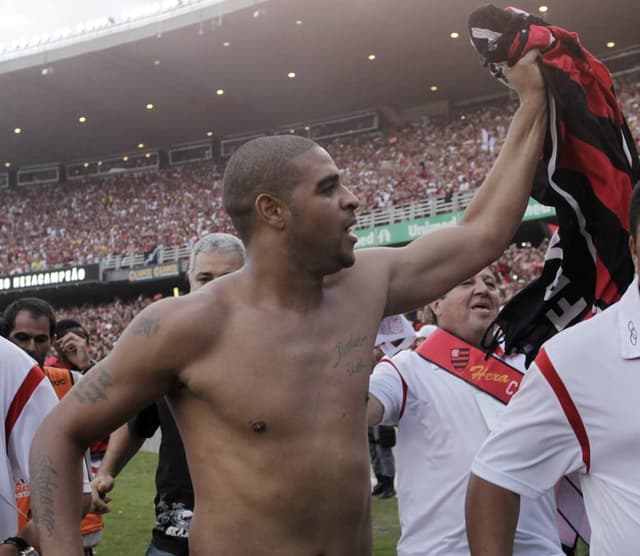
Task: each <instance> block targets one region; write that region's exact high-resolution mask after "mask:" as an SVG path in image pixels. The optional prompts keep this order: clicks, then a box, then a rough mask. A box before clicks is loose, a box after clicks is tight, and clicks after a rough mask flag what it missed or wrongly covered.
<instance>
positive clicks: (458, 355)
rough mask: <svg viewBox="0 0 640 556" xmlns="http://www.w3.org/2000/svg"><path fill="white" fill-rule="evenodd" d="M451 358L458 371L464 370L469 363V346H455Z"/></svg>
mask: <svg viewBox="0 0 640 556" xmlns="http://www.w3.org/2000/svg"><path fill="white" fill-rule="evenodd" d="M449 359H450V360H451V364H452V365H453V368H454V369H455V370H456V371H458V372H462V371H464V369H465V368H466V366H467V363H469V348H464V347H461V348H453V349H452V350H451V352H450V354H449Z"/></svg>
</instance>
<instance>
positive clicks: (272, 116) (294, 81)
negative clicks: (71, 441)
mask: <svg viewBox="0 0 640 556" xmlns="http://www.w3.org/2000/svg"><path fill="white" fill-rule="evenodd" d="M541 3H542V2H533V1H531V0H522V1H521V2H519V3H517V4H516V5H517V7H519V8H522V9H526V10H528V11H530V12H532V13H538V6H539V5H540V4H541ZM507 4H508V3H505V2H502V3H500V2H496V5H501V6H504V5H507ZM546 4H547V5H548V7H549V11H548V14H547V16H546V17H547V19H548V20H549V21H550V22H551V23H553V24H555V25H559V26H562V27H565V28H567V29H570V30H573V31H577V32H578V33H579V34H580V37H581V40H582V43H583V44H584V45H585V46H586V47H587V48H588V49H589V50H591V51H592V52H593V53H594V54H595V55H597V56H605V55H611V53H612V52H615V51H625V50H629V49H633V47H638V42H639V39H638V29H640V8H639V7H638V0H608V1H607V2H604V1H603V0H548V2H546ZM236 5H237V6H236V7H239V9H236V10H235V11H232V12H230V13H224V12H225V11H226V10H221V9H220V7H219V6H218V7H209V8H208V9H202V10H201V11H200V12H193V13H191V15H190V16H189V17H185V18H183V19H180V18H178V17H176V18H173V23H171V22H169V23H162V24H160V23H158V24H156V25H155V26H153V25H148V26H147V27H146V28H144V29H142V30H140V29H139V30H137V31H135V32H134V31H128V32H127V33H120V34H117V33H116V34H112V35H111V37H110V38H109V39H108V40H103V41H102V42H99V41H97V40H96V41H94V42H93V43H91V41H89V42H87V43H86V44H85V45H84V47H83V48H77V47H76V48H75V50H73V49H69V48H67V49H64V50H60V51H58V52H57V51H55V50H51V51H50V52H49V53H46V54H39V55H34V56H31V57H24V58H23V59H22V63H21V62H20V61H18V62H16V61H15V60H14V61H10V62H0V72H3V73H0V103H1V104H0V105H1V106H2V110H1V111H0V138H1V139H0V164H2V163H3V162H4V161H10V162H11V168H12V169H14V168H16V167H20V166H25V165H30V164H39V163H47V162H68V161H72V160H84V159H86V160H97V159H99V158H102V157H105V156H107V155H115V154H119V153H124V152H133V151H135V150H136V149H137V146H138V144H140V143H142V144H144V146H145V147H146V148H154V147H167V146H169V145H175V144H179V143H184V142H190V141H196V140H200V139H201V140H206V139H207V135H206V134H207V132H208V131H212V132H213V134H214V135H213V138H214V139H219V138H221V137H222V136H227V135H230V134H236V133H242V132H248V131H252V130H257V129H274V128H277V127H281V126H282V125H284V124H289V123H294V122H305V121H310V120H316V119H320V118H325V117H330V116H334V115H337V114H343V113H348V112H352V111H355V110H360V109H363V108H380V107H387V108H391V109H395V110H397V109H402V108H407V107H411V106H417V105H425V104H429V103H436V102H442V101H449V102H459V101H461V100H463V99H469V98H474V97H480V96H485V95H491V94H496V93H499V92H501V91H503V89H502V88H501V86H500V85H499V84H498V83H497V82H496V81H494V80H493V79H492V78H491V77H490V76H489V75H488V72H487V70H486V69H485V68H483V67H482V66H481V64H480V62H479V58H478V56H477V55H476V53H475V52H474V51H473V49H472V47H471V46H470V44H469V40H468V36H467V30H466V21H467V17H468V15H469V13H470V12H471V11H472V10H473V9H474V8H475V7H477V6H478V5H480V2H477V1H471V0H322V1H318V0H268V1H266V2H261V1H257V0H244V1H238V2H236ZM171 27H179V28H176V29H173V30H172V29H171ZM451 32H457V33H459V34H460V37H459V38H457V39H452V38H451V37H450V33H451ZM608 41H615V43H616V46H615V48H613V49H608V48H607V47H606V43H607V42H608ZM225 43H228V45H227V46H225ZM93 48H96V50H93V51H91V50H92V49H93ZM639 48H640V47H639ZM82 51H84V52H85V53H80V52H82ZM370 55H375V59H374V60H370V59H369V57H370ZM21 65H27V66H28V67H22V68H20V66H21ZM16 68H19V69H16ZM45 68H46V71H44V72H43V69H45ZM52 70H53V71H52ZM290 72H293V73H295V77H294V78H290V77H288V74H289V73H290ZM43 73H46V75H43ZM433 85H435V86H437V87H438V90H437V91H435V92H434V91H431V90H430V87H431V86H433ZM218 89H222V90H224V94H222V95H218V94H216V91H217V90H218ZM148 103H151V104H153V109H152V110H149V109H147V108H146V105H147V104H148ZM81 116H84V117H86V122H85V123H80V122H79V120H78V118H80V117H81ZM15 128H20V129H21V133H20V134H16V133H14V129H15Z"/></svg>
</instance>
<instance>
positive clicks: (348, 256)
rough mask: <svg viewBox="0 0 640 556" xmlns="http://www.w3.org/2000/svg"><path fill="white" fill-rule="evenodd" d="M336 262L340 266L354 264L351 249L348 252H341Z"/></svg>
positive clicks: (353, 255)
mask: <svg viewBox="0 0 640 556" xmlns="http://www.w3.org/2000/svg"><path fill="white" fill-rule="evenodd" d="M338 262H339V263H340V265H341V267H342V268H349V267H350V266H353V265H354V264H355V262H356V256H355V254H354V252H353V251H350V252H349V253H341V254H340V256H339V259H338Z"/></svg>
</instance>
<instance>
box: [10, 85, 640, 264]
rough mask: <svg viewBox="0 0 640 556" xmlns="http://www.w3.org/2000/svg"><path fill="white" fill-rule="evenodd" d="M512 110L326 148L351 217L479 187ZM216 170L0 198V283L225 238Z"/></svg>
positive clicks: (639, 129) (487, 109) (624, 97)
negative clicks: (352, 208) (353, 199)
mask: <svg viewBox="0 0 640 556" xmlns="http://www.w3.org/2000/svg"><path fill="white" fill-rule="evenodd" d="M617 89H618V95H619V98H620V101H621V104H622V107H623V111H624V112H625V114H626V116H627V120H628V122H629V126H630V127H631V129H632V132H633V133H634V135H635V138H636V141H640V139H638V138H640V76H639V74H638V73H635V74H631V75H627V76H624V77H622V78H620V79H619V80H618V81H617ZM514 109H515V102H509V101H504V100H503V101H501V102H498V103H497V104H490V105H484V106H481V107H479V108H476V109H474V110H469V111H467V112H465V113H462V112H460V111H457V112H456V113H455V114H452V115H451V117H450V118H449V119H448V120H446V121H442V120H441V119H430V118H427V117H423V118H421V119H418V120H416V121H413V122H411V123H409V124H407V125H405V126H404V127H402V128H400V129H398V128H392V129H389V128H387V129H384V130H381V131H376V132H370V133H366V134H362V135H354V136H349V137H341V138H337V139H334V140H332V141H329V142H327V143H326V145H325V146H326V148H327V150H328V151H329V152H330V153H331V154H332V155H333V156H334V158H335V160H336V163H337V165H338V167H339V168H341V169H343V171H344V177H345V181H346V183H347V184H348V185H349V186H350V187H351V188H352V189H353V191H354V193H356V194H357V195H358V197H359V198H360V201H361V208H360V212H361V213H366V212H370V211H372V210H375V209H380V208H385V207H390V206H395V207H397V206H401V205H407V204H410V203H412V202H415V201H417V200H423V199H426V198H429V197H433V196H436V197H439V198H444V199H450V198H451V197H452V196H453V195H454V194H456V193H460V192H464V191H468V190H473V189H475V188H476V187H478V186H479V185H480V183H481V182H482V180H483V179H484V176H485V174H486V172H487V170H488V168H489V167H490V166H491V164H492V162H493V159H494V158H495V156H496V155H497V153H498V152H499V150H500V147H501V145H502V142H503V140H504V137H505V134H506V131H507V125H508V122H509V121H510V118H511V116H512V113H513V110H514ZM223 170H224V163H223V162H215V161H212V162H206V163H196V164H189V165H185V166H177V167H170V168H168V169H164V170H158V171H147V172H141V173H137V174H131V173H127V174H114V175H109V176H106V177H100V178H86V179H82V180H80V181H76V180H74V181H68V182H65V183H62V184H53V185H41V186H31V187H22V188H12V189H7V190H2V191H0V203H2V205H3V206H4V207H5V210H4V211H3V213H2V215H0V243H1V244H2V245H3V249H2V251H0V275H6V274H16V273H21V272H30V271H37V270H41V269H46V268H53V267H56V266H64V265H68V264H70V263H90V262H98V261H99V260H100V259H103V258H106V257H107V256H109V255H123V256H125V255H130V254H133V253H148V252H151V251H152V250H153V249H155V248H156V247H158V246H167V247H169V246H176V247H177V246H186V247H191V245H193V243H194V242H195V241H196V240H197V238H198V237H200V236H202V235H203V234H205V233H207V232H212V231H232V226H231V223H230V221H229V219H228V217H227V216H226V215H225V213H224V210H223V208H222V202H221V187H222V183H221V179H222V172H223Z"/></svg>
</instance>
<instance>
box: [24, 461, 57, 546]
mask: <svg viewBox="0 0 640 556" xmlns="http://www.w3.org/2000/svg"><path fill="white" fill-rule="evenodd" d="M33 460H34V461H33V465H32V471H33V472H32V474H31V480H30V483H29V494H30V496H31V506H32V508H33V521H34V522H35V523H36V525H37V526H38V528H39V529H40V528H42V529H45V530H46V531H47V534H48V535H49V536H51V535H52V534H53V531H54V529H55V526H56V514H55V511H54V506H53V497H54V490H56V489H57V488H58V485H57V483H56V482H55V480H56V476H57V475H58V473H57V472H56V470H55V468H54V467H53V465H52V463H51V458H50V457H49V456H47V455H45V454H42V453H38V454H36V455H35V457H34V458H33Z"/></svg>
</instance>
